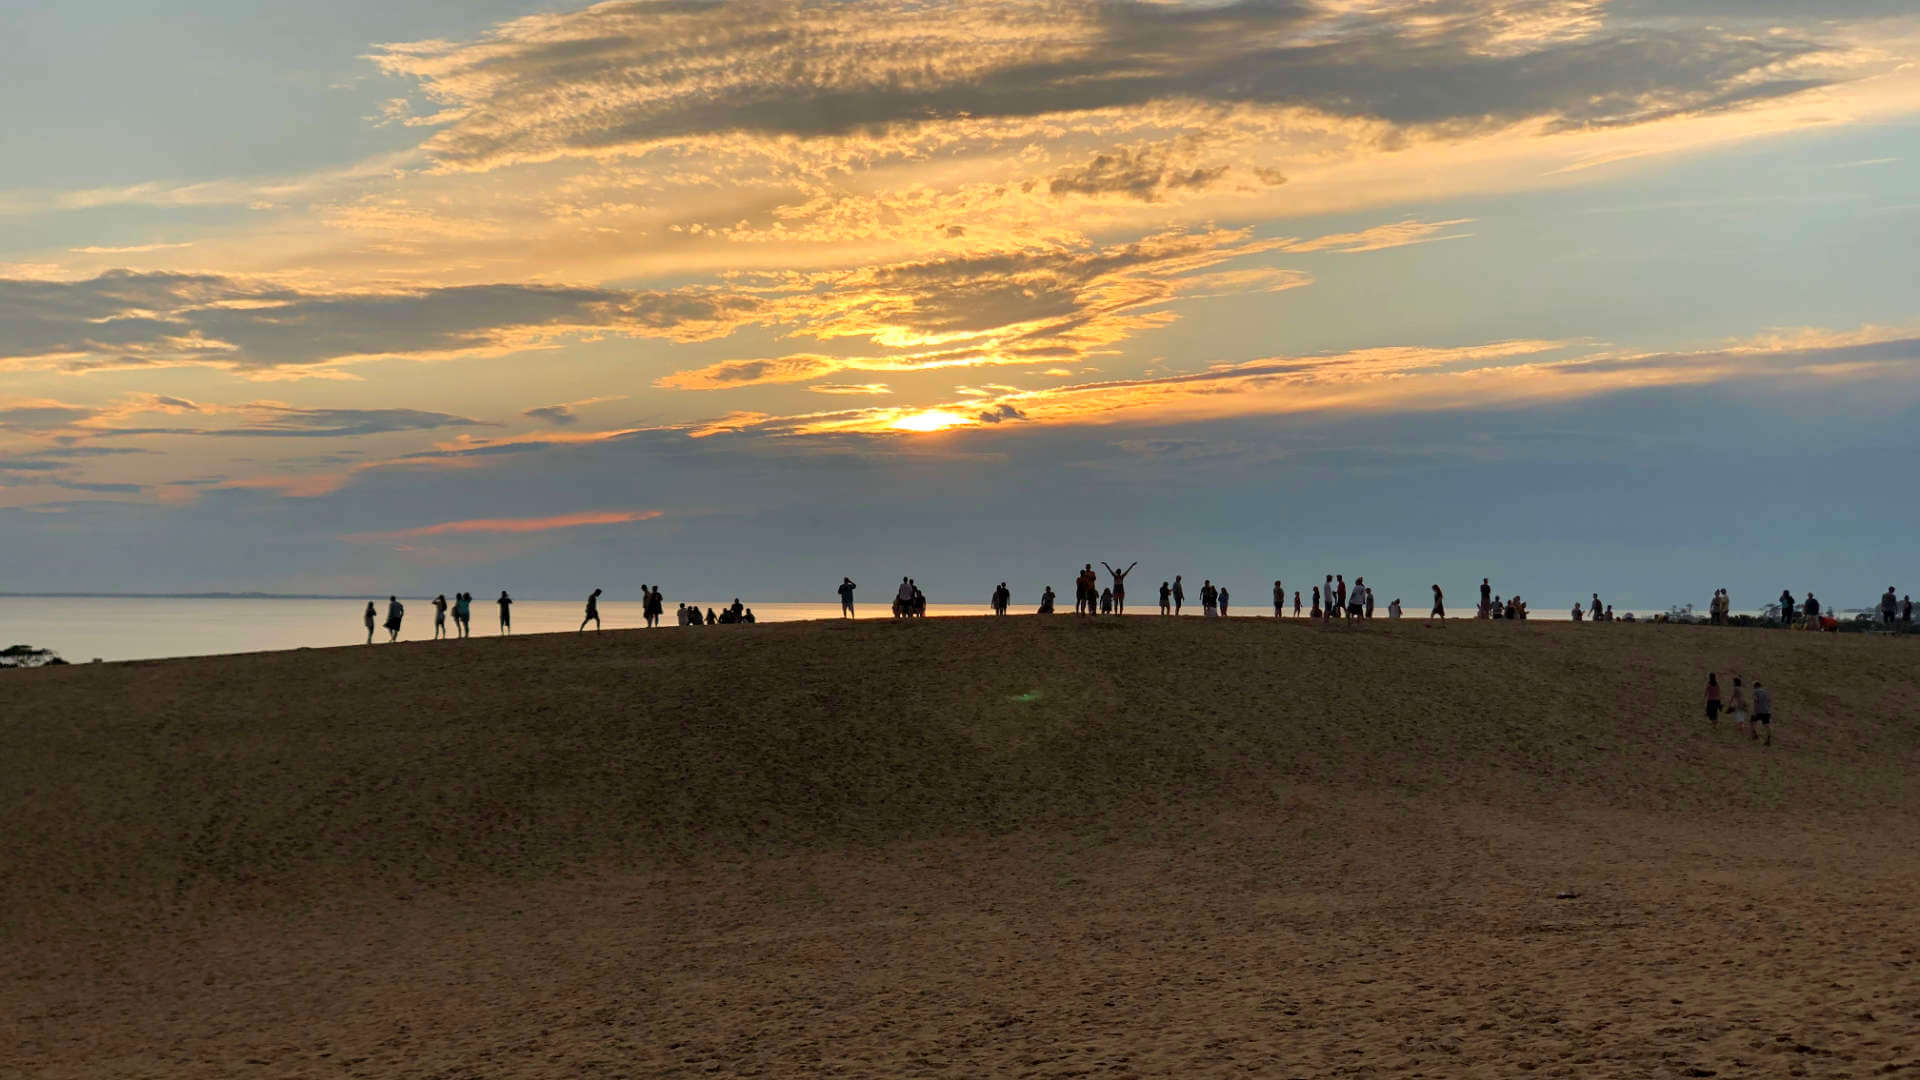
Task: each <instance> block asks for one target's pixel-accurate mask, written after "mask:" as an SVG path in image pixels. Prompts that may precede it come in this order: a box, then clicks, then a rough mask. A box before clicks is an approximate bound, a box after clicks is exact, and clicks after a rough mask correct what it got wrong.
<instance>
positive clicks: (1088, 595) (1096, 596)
mask: <svg viewBox="0 0 1920 1080" xmlns="http://www.w3.org/2000/svg"><path fill="white" fill-rule="evenodd" d="M1074 593H1075V595H1076V598H1077V599H1076V602H1075V603H1074V606H1073V613H1074V614H1076V615H1092V614H1093V613H1094V611H1093V607H1094V605H1095V604H1096V603H1098V602H1099V600H1100V575H1099V574H1096V573H1094V572H1093V564H1092V563H1088V564H1087V565H1085V566H1083V567H1081V568H1080V576H1079V577H1078V578H1075V579H1074Z"/></svg>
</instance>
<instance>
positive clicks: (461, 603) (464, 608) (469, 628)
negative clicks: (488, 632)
mask: <svg viewBox="0 0 1920 1080" xmlns="http://www.w3.org/2000/svg"><path fill="white" fill-rule="evenodd" d="M453 628H454V629H455V630H456V631H458V632H459V634H460V636H461V637H462V638H466V637H468V636H470V635H471V634H472V633H473V594H472V593H470V592H458V593H454V594H453Z"/></svg>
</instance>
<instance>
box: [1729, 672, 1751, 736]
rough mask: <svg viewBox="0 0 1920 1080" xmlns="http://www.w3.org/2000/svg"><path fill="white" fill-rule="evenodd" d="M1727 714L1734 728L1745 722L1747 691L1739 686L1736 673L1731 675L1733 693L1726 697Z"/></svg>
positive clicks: (1738, 678)
mask: <svg viewBox="0 0 1920 1080" xmlns="http://www.w3.org/2000/svg"><path fill="white" fill-rule="evenodd" d="M1727 714H1728V716H1729V717H1731V718H1732V720H1733V725H1734V727H1736V728H1737V727H1739V726H1740V725H1741V724H1744V723H1746V722H1747V692H1746V690H1745V689H1743V688H1742V687H1741V685H1740V676H1738V675H1735V676H1734V677H1733V694H1732V695H1731V696H1730V697H1728V698H1727Z"/></svg>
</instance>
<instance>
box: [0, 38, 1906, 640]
mask: <svg viewBox="0 0 1920 1080" xmlns="http://www.w3.org/2000/svg"><path fill="white" fill-rule="evenodd" d="M176 8H177V9H178V10H169V11H156V10H154V9H153V6H152V5H145V4H133V3H130V2H127V0H102V2H100V3H95V4H87V5H76V4H56V3H54V2H52V0H25V2H23V3H15V4H13V5H10V7H9V13H8V16H7V19H8V24H9V29H8V32H7V33H6V34H4V35H0V69H4V70H7V71H8V72H9V78H8V79H7V80H6V81H5V82H4V83H0V115H4V116H6V117H7V118H8V121H7V123H6V124H5V125H0V543H3V544H4V545H5V549H6V550H7V551H8V552H9V553H10V554H11V555H12V558H10V559H9V560H8V565H9V567H10V569H11V571H12V572H11V573H10V574H8V575H6V576H5V577H4V578H0V591H16V592H30V591H90V592H188V591H193V592H197V591H216V590H220V591H249V590H258V591H281V592H300V593H316V592H318V593H343V594H359V593H367V594H384V593H389V592H400V593H407V594H413V595H418V594H421V593H434V592H452V591H455V590H466V591H472V592H476V593H482V594H484V593H485V592H486V591H487V590H490V589H497V588H510V589H513V590H514V591H515V592H516V594H518V595H524V596H528V597H555V598H560V597H568V596H572V595H575V594H584V593H585V592H586V591H587V590H589V589H591V588H593V587H596V586H598V587H603V588H605V589H607V591H608V595H610V596H615V597H618V596H620V595H624V594H625V593H627V592H629V591H631V590H633V589H635V588H637V586H638V584H639V583H640V582H643V581H644V582H650V583H660V584H662V585H663V586H664V587H665V589H666V592H667V593H668V595H669V596H671V595H672V594H673V593H675V592H679V593H680V594H682V595H683V596H710V595H712V596H717V595H721V594H725V595H729V596H731V595H740V596H744V597H754V598H758V599H760V600H762V601H774V600H814V599H822V598H827V599H830V598H831V596H832V589H833V586H834V585H835V584H836V583H837V582H838V581H839V580H840V577H841V576H842V575H843V574H846V575H851V576H853V577H854V578H855V580H856V581H860V582H862V583H871V584H870V585H869V586H868V589H867V590H866V591H871V592H876V593H878V592H881V591H884V590H885V589H886V588H887V586H886V584H885V583H886V582H888V581H897V580H898V578H899V577H900V576H902V575H907V574H911V575H913V576H915V578H916V579H917V580H918V581H920V582H921V584H922V585H923V586H924V587H925V588H926V590H927V592H928V595H929V596H930V597H931V598H933V599H934V600H935V601H936V602H941V603H948V602H965V601H968V600H970V599H977V600H979V601H980V602H981V603H982V604H984V603H985V599H986V596H987V594H988V592H989V591H990V590H991V589H992V587H993V585H995V584H996V583H998V582H999V581H1001V580H1006V581H1008V582H1009V584H1010V585H1011V586H1012V587H1013V589H1014V592H1015V595H1016V597H1018V598H1020V599H1021V601H1022V603H1024V602H1026V600H1027V599H1028V598H1029V597H1030V596H1031V597H1032V598H1037V596H1038V594H1039V592H1040V590H1041V588H1042V587H1043V586H1045V585H1049V584H1051V585H1053V586H1055V587H1056V588H1060V587H1062V586H1063V585H1064V584H1065V583H1066V582H1067V581H1068V580H1069V579H1070V578H1071V576H1072V574H1073V571H1074V569H1075V568H1076V567H1078V566H1079V565H1080V564H1081V563H1084V562H1088V561H1092V562H1094V563H1095V564H1096V565H1097V564H1098V563H1099V561H1101V560H1107V561H1111V562H1113V563H1115V564H1116V565H1124V564H1125V563H1127V562H1132V561H1134V560H1138V561H1139V563H1140V566H1141V574H1142V578H1151V579H1153V582H1154V583H1156V584H1157V582H1159V581H1161V580H1165V579H1169V578H1171V577H1172V576H1173V575H1174V574H1175V573H1180V574H1183V575H1184V576H1185V577H1186V578H1187V579H1188V580H1189V581H1198V580H1201V579H1212V580H1216V581H1224V582H1227V583H1229V584H1230V585H1231V586H1232V587H1233V588H1234V589H1235V590H1236V592H1237V594H1238V595H1239V597H1241V604H1242V605H1245V604H1247V603H1248V601H1249V600H1250V599H1252V598H1255V597H1260V598H1264V596H1265V594H1266V592H1267V591H1268V590H1269V589H1270V587H1271V583H1272V582H1273V580H1274V579H1275V578H1281V579H1284V580H1286V581H1287V583H1288V585H1287V587H1288V589H1289V591H1291V590H1292V589H1294V588H1301V589H1304V588H1306V587H1308V586H1310V585H1311V584H1312V583H1313V582H1314V581H1317V580H1319V579H1320V577H1321V576H1322V575H1324V574H1329V573H1335V572H1338V573H1342V574H1344V575H1346V576H1347V577H1349V578H1351V577H1353V576H1356V575H1365V576H1366V577H1367V578H1368V580H1369V581H1370V582H1371V583H1373V584H1374V586H1375V591H1376V595H1378V596H1379V598H1380V600H1381V601H1382V602H1383V603H1384V602H1385V600H1386V599H1388V597H1389V596H1390V595H1391V596H1402V597H1405V598H1406V599H1407V602H1408V604H1409V606H1410V607H1417V605H1418V604H1419V603H1424V602H1425V599H1426V597H1427V595H1428V586H1429V585H1430V584H1433V583H1440V584H1442V586H1443V587H1444V588H1445V589H1447V591H1448V593H1449V595H1450V596H1451V597H1453V598H1455V602H1456V603H1457V602H1461V601H1465V600H1468V599H1469V598H1470V597H1471V594H1472V593H1473V591H1474V589H1475V587H1476V586H1477V584H1478V582H1479V579H1480V578H1481V577H1482V576H1487V577H1491V578H1492V579H1493V581H1494V587H1495V589H1496V591H1500V592H1503V593H1508V592H1518V593H1520V594H1522V595H1524V596H1526V597H1527V598H1528V599H1529V600H1530V602H1531V603H1532V606H1533V607H1534V608H1535V609H1536V610H1550V609H1551V610H1557V609H1561V608H1565V607H1567V606H1570V605H1571V603H1572V602H1573V601H1574V600H1575V599H1576V598H1584V597H1586V596H1588V595H1589V594H1590V593H1592V592H1595V591H1598V592H1600V593H1601V594H1602V596H1603V598H1605V599H1607V600H1608V601H1609V602H1613V603H1616V604H1617V605H1619V606H1621V607H1623V608H1635V609H1648V608H1660V609H1664V608H1665V607H1666V606H1668V605H1669V604H1681V603H1693V604H1695V605H1697V606H1700V607H1702V608H1704V607H1705V605H1706V602H1707V599H1708V598H1709V597H1710V596H1711V595H1712V592H1713V590H1714V589H1715V588H1721V587H1725V588H1728V589H1730V591H1731V593H1732V596H1733V599H1734V606H1735V607H1736V608H1738V609H1751V608H1757V607H1760V606H1761V605H1763V604H1764V603H1765V602H1766V600H1767V599H1769V598H1771V597H1775V596H1777V595H1778V594H1779V592H1780V590H1781V589H1782V588H1790V589H1792V590H1794V591H1795V592H1796V594H1804V593H1805V592H1807V591H1809V590H1811V591H1814V592H1816V593H1817V594H1818V595H1819V596H1820V597H1821V599H1822V600H1823V601H1824V602H1827V603H1839V604H1842V605H1846V606H1854V605H1865V604H1867V603H1869V602H1871V601H1872V600H1873V599H1874V598H1875V597H1877V596H1878V594H1879V593H1880V592H1881V591H1882V590H1883V589H1885V588H1886V587H1887V585H1889V584H1896V585H1898V586H1899V587H1900V588H1901V591H1903V592H1910V591H1913V590H1914V589H1915V588H1916V587H1920V573H1917V571H1920V565H1917V564H1916V559H1915V552H1916V547H1915V544H1914V538H1915V537H1916V536H1920V497H1916V494H1915V487H1914V483H1913V477H1914V475H1915V474H1916V470H1917V469H1920V260H1917V259H1916V258H1915V252H1916V251H1920V64H1917V63H1916V61H1917V60H1920V14H1915V13H1914V9H1913V6H1912V4H1911V2H1910V0H1242V2H1237V3H1183V2H1168V0H1105V2H1096V0H1020V2H1002V0H816V2H802V3H788V2H759V0H611V2H607V3H600V4H596V5H592V6H579V5H576V4H571V3H554V2H546V3H521V2H514V0H476V2H471V3H467V4H463V5H446V4H439V3H425V2H419V0H380V2H377V3H376V2H374V0H340V2H336V3H331V4H325V5H274V6H273V7H272V8H270V9H269V10H268V11H266V12H265V13H263V12H262V11H261V10H259V8H260V5H256V4H242V3H240V2H238V0H199V2H197V3H188V4H184V5H176ZM1138 580H1141V579H1140V578H1136V581H1138ZM1422 610H1424V609H1422Z"/></svg>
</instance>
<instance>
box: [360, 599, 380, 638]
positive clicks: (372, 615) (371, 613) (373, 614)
mask: <svg viewBox="0 0 1920 1080" xmlns="http://www.w3.org/2000/svg"><path fill="white" fill-rule="evenodd" d="M379 617H380V613H379V612H378V611H376V610H375V609H374V606H373V601H371V600H369V601H367V610H366V612H365V613H364V614H363V615H362V618H364V619H365V620H366V623H367V644H369V645H371V644H373V624H374V621H375V620H376V619H378V618H379Z"/></svg>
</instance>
